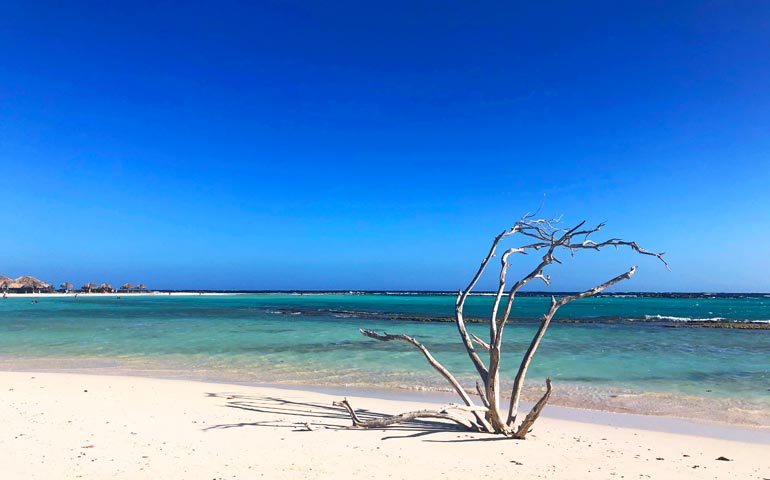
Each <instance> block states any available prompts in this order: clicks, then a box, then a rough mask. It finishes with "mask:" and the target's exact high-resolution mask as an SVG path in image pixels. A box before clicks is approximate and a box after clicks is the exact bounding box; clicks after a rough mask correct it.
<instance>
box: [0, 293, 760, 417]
mask: <svg viewBox="0 0 770 480" xmlns="http://www.w3.org/2000/svg"><path fill="white" fill-rule="evenodd" d="M491 301H492V299H491V298H489V297H471V298H470V299H469V301H468V306H467V308H466V315H467V316H468V317H473V318H482V317H483V316H486V315H488V311H489V305H490V304H491ZM38 302H39V303H37V304H33V303H31V301H30V299H28V298H8V299H5V300H0V367H2V368H5V369H16V370H18V369H43V370H69V371H93V372H99V373H124V372H129V373H139V374H147V375H159V376H169V377H183V378H195V379H205V380H218V381H228V382H247V383H283V384H313V385H338V386H349V387H362V388H365V387H371V386H384V387H389V388H404V389H415V388H422V389H428V390H440V389H445V388H446V385H445V383H444V382H443V379H441V378H440V377H439V376H438V375H437V374H436V373H435V372H434V371H433V370H432V369H431V368H430V367H429V366H428V365H427V364H426V362H425V360H424V358H423V357H422V355H421V354H420V353H419V352H418V351H417V350H416V349H414V348H413V347H411V346H409V345H407V344H404V343H395V342H391V343H381V342H377V341H375V340H371V339H367V338H365V337H363V336H361V335H360V334H359V333H358V329H359V328H367V329H374V330H378V331H388V332H391V333H406V334H409V335H411V336H414V337H416V338H418V339H419V340H420V341H421V342H422V343H424V344H425V345H426V346H427V347H428V348H429V349H430V350H431V352H432V353H433V354H434V356H435V357H436V358H437V359H438V360H439V361H441V362H442V363H443V364H444V365H445V366H447V367H448V368H449V369H450V370H452V371H453V372H455V374H456V375H457V376H458V377H459V379H460V380H461V382H463V384H464V385H466V387H467V388H472V387H473V385H474V383H475V377H474V371H473V369H472V367H471V365H470V363H469V361H468V358H467V355H466V354H465V351H464V349H463V348H462V346H461V344H460V343H459V341H458V337H457V331H456V328H455V326H454V324H453V323H446V322H428V321H425V320H428V319H433V318H444V319H446V318H449V317H451V314H452V311H453V308H454V297H452V296H442V295H432V296H421V295H339V294H336V295H286V294H272V295H267V294H262V295H228V296H192V297H182V296H149V297H140V296H133V297H132V296H130V295H125V296H122V297H121V298H116V297H108V296H103V297H102V296H98V295H91V296H86V295H80V296H78V298H77V299H76V298H74V297H57V298H54V297H51V298H47V297H41V298H39V299H38ZM547 304H548V298H545V297H523V298H520V299H518V300H517V306H516V308H515V309H514V311H513V316H514V317H515V318H517V320H516V321H514V322H512V323H511V324H510V325H509V326H508V327H507V329H506V340H505V342H504V352H508V354H509V355H510V356H509V357H505V358H504V361H506V363H504V365H503V372H504V378H505V379H508V380H509V381H510V380H512V378H513V376H514V374H515V368H516V367H517V366H518V358H519V356H520V355H521V353H523V351H524V350H525V349H526V347H527V345H528V343H529V341H530V339H531V337H532V334H533V333H534V331H535V329H536V328H537V323H536V322H535V321H533V320H534V319H536V318H537V317H538V315H541V314H542V311H543V309H544V308H545V307H546V306H547ZM557 318H559V319H562V320H566V319H569V320H570V321H574V322H577V323H553V324H552V325H551V327H550V328H549V330H548V333H547V335H546V336H545V338H544V340H543V342H542V344H541V346H540V349H539V350H538V352H537V355H536V356H535V359H534V361H533V364H532V366H531V368H530V371H529V374H528V377H527V397H528V398H530V399H532V398H535V396H536V395H537V394H538V392H540V391H542V389H543V388H544V387H543V382H544V379H545V377H546V376H550V377H551V378H552V380H553V383H554V395H553V397H552V402H554V403H557V404H561V405H568V406H578V407H585V408H598V409H604V410H613V411H627V412H634V413H645V414H661V415H670V416H680V417H691V418H706V419H711V420H713V419H714V415H715V412H717V414H718V415H720V416H723V417H722V418H723V420H726V421H728V422H731V423H741V424H750V425H756V426H768V425H770V331H768V330H737V329H711V328H672V327H681V326H683V325H687V324H688V321H687V319H705V318H709V319H717V318H719V319H727V320H728V321H735V322H762V321H766V320H767V319H768V318H770V299H768V298H764V297H750V298H692V299H691V298H686V299H685V298H673V299H672V298H634V297H626V298H618V297H604V298H594V299H586V300H582V301H579V302H575V303H573V304H571V305H569V306H568V307H566V308H564V309H563V310H562V311H561V312H560V315H559V317H557ZM469 330H471V331H472V332H474V333H476V334H478V335H479V336H482V337H483V336H484V335H485V333H486V331H487V326H486V325H483V324H470V325H469Z"/></svg>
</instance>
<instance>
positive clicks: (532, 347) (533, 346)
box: [507, 267, 636, 426]
mask: <svg viewBox="0 0 770 480" xmlns="http://www.w3.org/2000/svg"><path fill="white" fill-rule="evenodd" d="M634 272H636V267H631V268H630V269H629V270H628V271H627V272H626V273H623V274H620V275H618V276H617V277H615V278H613V279H611V280H608V281H606V282H604V283H602V284H601V285H597V286H596V287H594V288H591V289H589V290H586V291H584V292H581V293H578V294H575V295H570V296H567V297H563V298H562V299H560V300H556V299H555V298H553V297H551V308H550V309H549V310H548V313H546V314H545V315H543V321H542V323H541V324H540V328H539V329H538V331H537V333H536V334H535V336H534V337H533V338H532V342H531V343H530V344H529V348H528V349H527V353H525V354H524V357H523V358H522V360H521V364H520V365H519V371H518V372H517V373H516V379H515V380H514V382H513V391H512V393H511V404H510V407H509V409H508V421H507V424H508V425H509V426H511V425H513V424H514V423H516V416H517V414H518V409H519V401H520V400H521V390H522V387H523V385H524V377H525V376H526V375H527V369H528V368H529V364H530V362H531V361H532V357H533V356H534V355H535V352H536V351H537V347H538V346H539V345H540V340H542V339H543V335H545V331H546V330H547V329H548V325H549V324H550V323H551V320H552V319H553V316H554V315H555V314H556V311H557V310H559V308H561V307H562V306H563V305H566V304H567V303H569V302H571V301H573V300H577V299H579V298H585V297H590V296H592V295H596V294H597V293H599V292H601V291H603V290H605V289H607V288H609V287H611V286H613V285H615V284H616V283H619V282H621V281H623V280H628V279H629V278H631V276H632V275H633V274H634Z"/></svg>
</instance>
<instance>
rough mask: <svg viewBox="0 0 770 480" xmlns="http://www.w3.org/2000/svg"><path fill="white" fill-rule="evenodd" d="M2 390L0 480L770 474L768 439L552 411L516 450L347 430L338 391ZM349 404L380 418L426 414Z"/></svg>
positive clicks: (86, 384)
mask: <svg viewBox="0 0 770 480" xmlns="http://www.w3.org/2000/svg"><path fill="white" fill-rule="evenodd" d="M0 392H2V401H0V420H1V421H2V424H3V429H2V432H1V433H0V452H1V456H2V459H3V460H2V462H1V463H2V478H5V479H32V478H40V479H50V478H61V479H70V478H71V479H75V478H85V479H105V478H126V479H142V478H147V479H150V478H152V479H157V478H164V479H176V478H178V479H190V478H194V479H198V478H200V479H230V478H271V479H284V478H285V479H289V478H292V479H293V478H335V479H345V478H396V479H398V478H404V479H405V478H458V479H459V478H484V477H489V478H503V477H505V476H515V477H517V478H564V479H595V478H607V479H621V478H627V479H632V478H656V479H657V478H659V479H671V478H687V479H690V478H696V479H697V478H703V479H706V478H708V479H714V478H717V479H723V478H724V479H728V478H734V479H758V480H763V479H764V480H767V479H770V461H768V457H767V453H768V451H770V445H768V444H762V443H750V442H739V441H733V440H723V439H718V438H709V437H706V436H694V435H684V434H677V433H665V432H660V431H652V430H642V429H636V428H621V427H613V426H606V425H601V424H598V423H585V422H579V421H574V420H564V419H556V418H553V417H551V416H549V414H548V408H546V410H545V413H544V416H543V417H542V418H541V419H540V420H538V422H537V423H536V424H535V427H534V430H533V431H532V433H531V434H530V436H529V438H528V439H527V440H526V441H515V440H510V439H506V438H502V437H495V436H489V435H485V434H475V433H469V432H465V431H461V430H458V429H457V428H456V427H455V426H454V425H453V424H446V423H441V422H419V423H411V424H404V425H400V426H394V427H390V428H387V429H374V430H356V429H350V428H348V427H349V425H350V420H349V418H348V417H347V414H346V413H345V412H343V411H342V410H341V409H339V408H336V407H332V405H331V404H332V401H334V400H340V399H341V395H339V396H338V395H329V394H325V393H317V392H313V391H303V390H295V389H278V388H266V387H253V386H243V385H225V384H215V383H201V382H191V381H181V380H164V379H153V378H140V377H126V376H97V375H81V374H69V373H37V372H0ZM349 399H350V401H351V403H352V404H353V406H354V407H355V408H357V409H359V410H367V411H370V412H378V413H399V412H401V411H404V410H411V409H416V408H425V407H426V406H427V405H425V404H424V403H419V402H407V401H395V400H382V399H373V398H356V397H349ZM431 407H435V405H431ZM658 423H659V422H658ZM306 425H309V426H310V428H311V429H312V430H308V428H307V426H306ZM719 457H725V458H728V459H729V460H718V458H719Z"/></svg>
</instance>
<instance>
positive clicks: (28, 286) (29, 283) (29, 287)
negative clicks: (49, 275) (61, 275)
mask: <svg viewBox="0 0 770 480" xmlns="http://www.w3.org/2000/svg"><path fill="white" fill-rule="evenodd" d="M4 278H7V277H4ZM9 280H10V279H9ZM0 283H2V284H3V285H5V287H4V288H5V289H7V290H8V291H12V292H16V293H35V292H39V291H41V290H49V289H50V288H51V286H50V285H49V284H47V283H45V282H44V281H42V280H38V279H37V278H35V277H30V276H29V275H24V276H21V277H19V278H17V279H14V280H11V281H10V282H9V281H7V280H2V281H0Z"/></svg>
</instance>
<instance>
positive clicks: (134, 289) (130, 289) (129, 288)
mask: <svg viewBox="0 0 770 480" xmlns="http://www.w3.org/2000/svg"><path fill="white" fill-rule="evenodd" d="M146 291H147V287H145V286H144V284H143V283H140V284H139V285H133V284H131V283H128V282H127V283H124V284H123V285H121V286H120V289H119V290H118V292H119V293H138V292H146Z"/></svg>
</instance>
